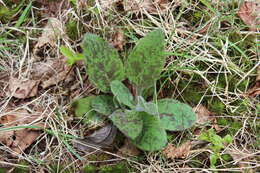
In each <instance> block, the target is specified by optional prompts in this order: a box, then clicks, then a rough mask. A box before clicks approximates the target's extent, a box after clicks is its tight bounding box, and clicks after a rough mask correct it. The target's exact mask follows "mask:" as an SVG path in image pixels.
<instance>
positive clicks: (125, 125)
mask: <svg viewBox="0 0 260 173" xmlns="http://www.w3.org/2000/svg"><path fill="white" fill-rule="evenodd" d="M139 114H140V113H139V112H135V111H129V110H126V111H125V112H123V111H122V110H116V111H115V112H113V114H112V115H110V116H109V118H110V119H111V120H112V121H113V123H114V125H116V127H117V128H118V129H119V130H120V131H121V132H122V133H123V134H125V135H126V136H127V137H129V138H131V139H133V140H134V139H135V138H136V137H137V136H139V134H140V133H141V131H142V128H143V120H142V117H141V116H140V115H139Z"/></svg>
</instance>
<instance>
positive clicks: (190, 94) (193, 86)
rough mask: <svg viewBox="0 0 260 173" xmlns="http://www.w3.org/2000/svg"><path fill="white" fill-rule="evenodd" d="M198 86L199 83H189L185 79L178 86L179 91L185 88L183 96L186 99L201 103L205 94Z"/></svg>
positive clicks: (190, 101)
mask: <svg viewBox="0 0 260 173" xmlns="http://www.w3.org/2000/svg"><path fill="white" fill-rule="evenodd" d="M198 87H199V85H198V83H197V82H191V83H188V82H185V81H184V80H183V81H181V82H180V83H179V86H178V88H179V91H182V90H183V89H184V88H185V89H184V91H183V92H182V94H181V95H182V98H184V100H185V101H187V102H189V103H193V104H197V103H199V101H200V99H201V97H202V96H203V93H202V92H201V90H200V89H199V88H198ZM180 99H181V98H180Z"/></svg>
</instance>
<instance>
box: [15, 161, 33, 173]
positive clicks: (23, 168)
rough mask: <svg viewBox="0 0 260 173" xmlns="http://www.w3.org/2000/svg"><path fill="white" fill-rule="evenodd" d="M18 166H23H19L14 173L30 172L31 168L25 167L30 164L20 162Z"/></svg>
mask: <svg viewBox="0 0 260 173" xmlns="http://www.w3.org/2000/svg"><path fill="white" fill-rule="evenodd" d="M18 164H19V165H21V166H17V167H16V168H14V171H13V172H14V173H26V172H28V170H29V168H28V167H25V166H27V165H28V164H27V163H26V162H25V161H20V162H19V163H18Z"/></svg>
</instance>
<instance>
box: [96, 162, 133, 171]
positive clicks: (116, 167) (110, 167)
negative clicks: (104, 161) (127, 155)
mask: <svg viewBox="0 0 260 173" xmlns="http://www.w3.org/2000/svg"><path fill="white" fill-rule="evenodd" d="M128 172H130V170H129V168H128V167H127V166H126V164H125V163H119V164H116V165H106V166H103V167H102V168H100V170H99V173H128Z"/></svg>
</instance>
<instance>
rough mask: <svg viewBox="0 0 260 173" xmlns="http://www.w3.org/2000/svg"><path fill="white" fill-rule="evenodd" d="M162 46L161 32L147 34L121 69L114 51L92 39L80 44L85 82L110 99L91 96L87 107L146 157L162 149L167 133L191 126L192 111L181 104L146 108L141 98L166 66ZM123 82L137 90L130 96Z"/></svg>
mask: <svg viewBox="0 0 260 173" xmlns="http://www.w3.org/2000/svg"><path fill="white" fill-rule="evenodd" d="M164 44H165V43H164V35H163V32H162V31H161V30H155V31H153V32H151V33H149V34H147V35H146V36H145V37H144V38H142V39H140V40H139V41H138V43H137V45H136V46H135V47H134V49H133V50H132V51H131V52H130V54H129V56H128V59H127V62H126V63H125V64H123V62H122V61H121V59H120V57H119V54H118V52H117V51H116V49H115V48H113V47H111V46H110V45H109V43H108V42H107V41H105V40H104V39H102V38H100V37H99V36H97V35H94V34H90V33H87V34H86V35H85V37H84V40H83V42H82V44H81V47H82V49H83V54H84V57H85V59H84V60H85V63H86V72H87V74H88V75H89V80H90V81H91V83H92V84H94V85H95V86H96V87H97V88H98V89H100V90H101V91H103V92H104V93H112V94H113V95H114V96H109V95H99V96H94V97H93V96H90V97H88V99H87V103H88V104H87V105H86V107H88V109H89V111H91V110H92V111H93V110H94V112H96V113H98V114H101V115H104V116H106V117H107V118H109V119H110V120H111V121H112V122H113V123H114V125H115V126H116V127H117V128H118V129H119V130H120V131H121V132H122V133H123V134H124V135H126V136H127V137H128V138H130V139H131V141H132V142H133V143H134V144H135V145H136V146H137V147H138V148H140V149H142V150H145V151H155V150H160V149H161V148H162V147H164V146H165V145H166V143H167V134H166V130H170V131H180V130H184V129H187V128H189V127H191V126H192V125H193V124H194V123H195V121H196V116H195V113H194V112H193V111H192V108H191V107H190V106H188V105H186V104H184V103H180V102H179V101H177V100H174V99H162V100H154V101H150V102H147V101H146V100H145V99H144V98H143V96H142V93H143V91H144V90H145V89H148V88H150V87H152V86H154V84H155V82H156V80H157V79H159V77H160V73H161V72H162V69H163V66H164V64H165V60H166V56H165V52H164ZM126 78H128V79H129V81H130V83H131V84H132V85H133V86H134V87H135V89H136V93H135V94H134V95H133V94H132V93H131V92H130V91H129V90H128V88H127V87H126V86H125V85H124V84H123V83H122V82H121V81H122V80H124V79H126ZM84 111H85V112H87V110H84ZM90 116H93V113H92V114H90Z"/></svg>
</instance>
